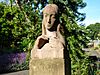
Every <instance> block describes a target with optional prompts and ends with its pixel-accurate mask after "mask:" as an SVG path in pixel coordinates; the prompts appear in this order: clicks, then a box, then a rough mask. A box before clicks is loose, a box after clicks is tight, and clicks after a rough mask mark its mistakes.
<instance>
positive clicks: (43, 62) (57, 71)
mask: <svg viewBox="0 0 100 75" xmlns="http://www.w3.org/2000/svg"><path fill="white" fill-rule="evenodd" d="M29 67H30V70H29V75H65V74H64V73H65V72H64V59H58V58H57V59H34V60H32V59H31V60H30V64H29Z"/></svg>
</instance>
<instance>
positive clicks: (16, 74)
mask: <svg viewBox="0 0 100 75" xmlns="http://www.w3.org/2000/svg"><path fill="white" fill-rule="evenodd" d="M0 75H29V71H28V70H24V71H18V72H13V73H6V74H0Z"/></svg>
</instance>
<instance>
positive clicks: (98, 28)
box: [87, 23, 100, 40]
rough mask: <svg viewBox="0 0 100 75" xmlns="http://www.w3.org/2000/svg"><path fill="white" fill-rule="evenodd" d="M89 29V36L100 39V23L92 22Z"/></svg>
mask: <svg viewBox="0 0 100 75" xmlns="http://www.w3.org/2000/svg"><path fill="white" fill-rule="evenodd" d="M87 29H89V30H90V35H89V37H90V38H91V39H92V40H96V39H100V23H95V24H90V25H89V26H87Z"/></svg>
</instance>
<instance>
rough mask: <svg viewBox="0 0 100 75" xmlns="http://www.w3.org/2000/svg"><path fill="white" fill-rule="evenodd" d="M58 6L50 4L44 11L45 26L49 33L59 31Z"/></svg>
mask: <svg viewBox="0 0 100 75" xmlns="http://www.w3.org/2000/svg"><path fill="white" fill-rule="evenodd" d="M57 17H58V6H57V5H55V4H48V5H47V6H45V8H44V10H43V24H44V26H45V28H46V29H47V30H49V31H55V30H57V24H58V18H57Z"/></svg>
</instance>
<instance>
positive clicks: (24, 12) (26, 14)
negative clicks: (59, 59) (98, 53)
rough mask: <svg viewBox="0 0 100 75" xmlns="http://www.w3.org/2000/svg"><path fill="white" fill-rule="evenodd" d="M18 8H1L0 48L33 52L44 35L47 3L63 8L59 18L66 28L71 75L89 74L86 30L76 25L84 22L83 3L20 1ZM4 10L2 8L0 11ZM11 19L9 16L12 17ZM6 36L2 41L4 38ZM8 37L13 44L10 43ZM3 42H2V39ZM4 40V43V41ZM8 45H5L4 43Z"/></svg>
mask: <svg viewBox="0 0 100 75" xmlns="http://www.w3.org/2000/svg"><path fill="white" fill-rule="evenodd" d="M18 1H19V2H18V3H17V5H13V4H12V3H13V2H11V5H13V6H9V5H6V4H1V6H0V7H2V11H0V13H1V14H0V15H2V17H0V24H1V28H0V31H1V32H0V34H1V35H0V41H2V42H1V43H0V46H3V48H5V47H7V48H11V49H12V50H14V51H27V50H31V48H32V46H33V45H34V41H35V39H36V38H37V36H39V35H40V34H41V25H42V17H41V16H42V15H41V10H42V9H43V7H44V6H45V5H46V4H48V3H55V4H57V5H58V7H59V8H60V12H59V16H60V22H61V25H62V26H63V27H64V31H65V32H64V36H65V38H66V46H67V50H69V54H70V58H71V68H72V75H78V74H79V75H87V74H88V59H87V58H88V56H86V55H85V54H84V52H83V51H82V48H83V47H85V46H86V43H87V42H88V41H87V40H88V39H87V37H86V36H87V34H88V32H87V30H86V29H85V27H84V26H79V25H78V24H77V23H76V21H82V20H84V19H85V14H84V13H80V12H78V9H79V8H80V9H82V8H84V7H85V6H86V3H84V2H83V0H29V1H27V0H18ZM0 9H1V8H0ZM9 15H10V16H9ZM2 36H3V37H2ZM9 37H11V38H10V41H9V39H8V38H9ZM2 38H3V39H2ZM1 39H2V40H1ZM3 41H4V42H5V43H4V42H3Z"/></svg>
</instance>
